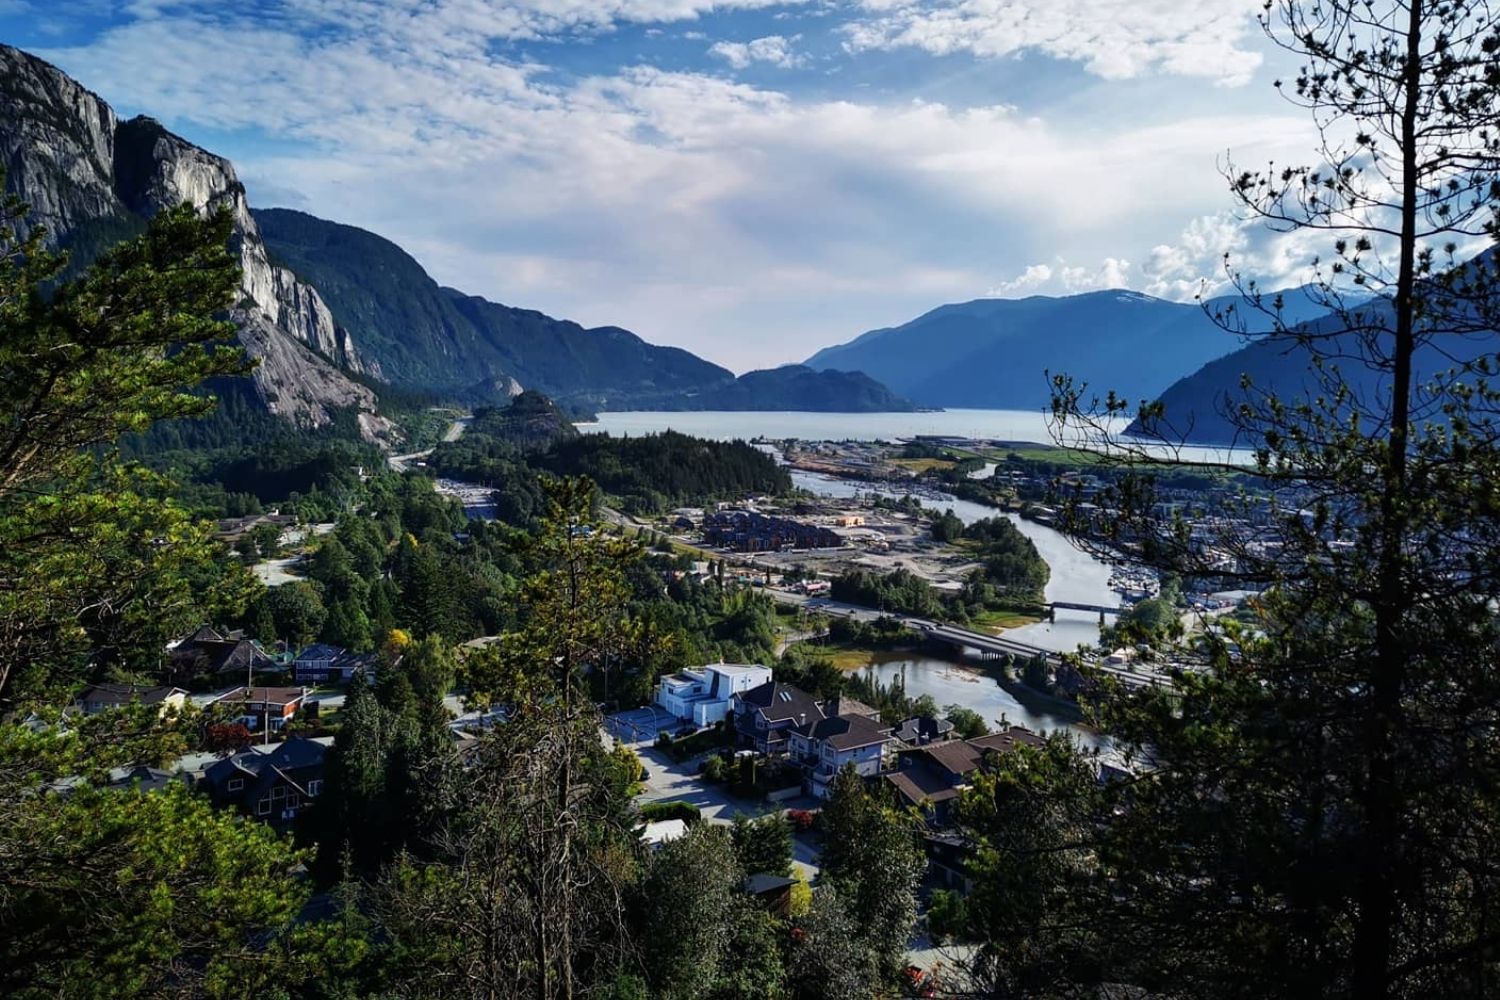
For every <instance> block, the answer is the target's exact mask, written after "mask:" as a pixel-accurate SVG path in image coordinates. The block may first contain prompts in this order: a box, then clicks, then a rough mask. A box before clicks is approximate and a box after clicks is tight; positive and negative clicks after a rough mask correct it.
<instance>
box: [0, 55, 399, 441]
mask: <svg viewBox="0 0 1500 1000" xmlns="http://www.w3.org/2000/svg"><path fill="white" fill-rule="evenodd" d="M0 163H3V164H4V166H5V168H6V171H7V176H6V189H7V190H8V191H11V192H14V193H16V194H19V195H20V196H21V197H22V198H24V199H25V200H26V201H27V203H28V204H29V205H30V206H31V213H30V216H29V218H28V224H29V225H41V226H45V227H46V229H47V232H48V233H49V237H50V239H51V240H52V241H53V242H55V243H56V244H57V245H59V246H62V247H66V248H67V249H69V250H70V251H71V252H72V253H73V254H74V256H75V258H81V259H83V260H88V259H91V258H92V257H93V256H95V255H97V254H98V253H100V252H101V251H103V250H104V249H106V248H107V247H108V246H109V245H111V244H112V243H114V242H116V241H118V240H119V239H122V238H125V237H128V236H130V235H133V234H134V233H136V232H139V231H140V230H141V229H142V228H144V226H145V223H146V220H148V219H150V218H151V216H153V215H154V214H156V212H158V211H160V210H161V209H163V208H166V207H168V206H171V205H175V204H179V203H181V202H184V201H186V202H189V203H190V204H192V205H194V206H195V207H197V208H199V209H200V210H203V211H208V210H211V209H216V208H219V207H220V206H225V207H227V208H228V209H229V211H230V213H231V214H232V216H233V217H234V223H235V229H234V242H235V250H236V251H237V252H238V254H239V257H240V263H241V267H242V269H243V272H244V274H243V278H242V290H243V295H242V296H241V298H240V300H239V302H238V303H237V305H236V307H235V308H234V309H233V310H232V312H231V316H232V318H233V319H234V320H235V322H236V323H238V324H239V327H240V339H241V341H242V342H243V344H244V346H245V349H246V350H247V351H248V352H249V353H250V355H251V356H252V357H255V358H257V359H259V360H260V365H259V367H258V368H257V370H256V372H255V375H254V376H253V378H254V382H255V388H256V391H257V393H258V394H259V396H260V398H261V399H262V400H263V401H264V403H265V405H266V407H267V409H269V410H270V411H271V412H272V413H274V414H277V415H278V416H281V417H284V418H286V419H288V420H290V421H292V422H294V423H297V424H299V425H302V426H312V427H317V426H321V425H323V424H326V423H328V422H329V421H330V420H331V419H332V417H333V411H334V410H336V409H344V408H353V409H355V410H357V411H359V413H360V417H359V424H360V427H361V428H362V431H363V432H364V433H365V435H366V436H367V437H369V438H371V439H372V440H381V439H384V438H387V437H389V436H390V435H391V433H392V427H391V425H390V424H389V422H388V421H386V420H385V419H384V418H382V417H380V416H379V415H378V414H376V412H375V394H374V393H373V392H372V391H371V390H370V389H369V388H368V387H367V386H364V385H361V384H360V383H358V382H356V381H354V380H352V379H351V378H349V374H348V373H362V374H367V375H370V376H373V377H376V378H379V377H380V376H381V372H380V370H379V368H378V366H376V365H372V364H369V363H367V362H366V361H365V360H364V359H363V358H362V357H361V355H360V353H359V351H358V349H357V348H356V346H355V344H354V342H353V340H352V338H351V337H350V336H349V334H348V332H347V331H345V330H344V329H343V328H341V327H340V326H339V325H338V324H337V323H336V322H335V321H334V319H333V314H332V313H331V312H329V310H328V307H327V305H326V304H324V302H323V300H322V298H321V296H319V294H318V292H317V291H316V290H315V289H314V288H313V287H312V286H310V285H308V284H305V283H304V282H302V281H300V280H298V278H297V277H296V276H295V275H294V274H292V272H290V271H288V270H286V269H285V268H282V267H278V266H276V265H274V264H273V263H272V262H271V260H270V257H269V256H268V254H267V253H266V248H265V244H264V243H263V242H262V240H261V236H260V229H259V227H258V226H257V225H256V222H255V218H254V216H252V215H251V214H250V206H249V204H248V203H247V202H246V200H245V189H244V186H243V185H242V184H240V182H239V179H238V178H237V177H236V176H235V172H234V167H233V166H232V165H231V164H230V163H229V161H227V160H225V159H223V158H222V157H219V156H215V155H213V154H212V153H209V152H207V151H205V150H203V149H200V148H198V147H197V146H194V145H193V144H192V143H189V142H187V141H186V140H185V139H182V138H180V137H178V136H176V135H173V134H172V133H171V132H168V131H167V130H166V129H165V128H163V127H162V126H161V125H160V124H159V123H158V122H156V121H154V120H152V119H150V118H144V117H142V118H134V119H131V120H130V121H126V122H120V121H119V120H118V119H117V118H116V116H115V113H114V111H113V110H112V109H111V108H110V107H109V105H108V104H106V103H105V102H104V101H103V100H101V99H100V98H99V97H97V96H96V95H94V94H93V93H91V92H89V91H88V90H86V89H84V88H83V87H81V86H80V85H79V84H78V83H77V82H75V81H74V80H72V79H70V78H69V77H68V76H67V75H66V74H64V73H63V72H62V71H61V70H59V69H57V68H56V67H55V66H52V65H51V64H49V63H46V62H44V61H42V60H40V59H37V58H36V57H35V56H31V55H28V54H27V53H25V52H22V51H20V50H19V49H15V48H12V47H10V46H5V45H0Z"/></svg>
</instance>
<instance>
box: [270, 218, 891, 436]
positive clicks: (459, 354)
mask: <svg viewBox="0 0 1500 1000" xmlns="http://www.w3.org/2000/svg"><path fill="white" fill-rule="evenodd" d="M254 214H255V217H256V219H257V220H258V221H259V222H260V225H261V229H262V232H263V233H264V234H265V238H266V243H267V246H268V247H269V248H270V250H271V252H272V253H273V255H274V256H275V257H276V258H277V259H278V260H280V261H283V262H285V263H286V264H287V266H288V267H290V268H291V269H292V271H294V272H295V273H297V274H299V275H301V276H303V277H304V278H306V279H307V280H308V281H309V282H310V283H311V284H313V285H314V286H316V287H318V288H320V289H321V290H322V291H323V293H324V295H325V296H326V298H327V300H328V302H329V304H330V307H331V309H332V310H333V313H334V315H335V316H336V317H337V318H338V320H339V322H340V323H341V324H343V325H345V326H347V327H349V328H350V329H352V330H356V331H358V333H359V337H360V341H361V343H362V344H363V345H364V347H363V349H364V350H365V352H366V353H367V354H369V355H370V356H371V357H372V358H373V359H375V360H376V361H377V362H378V363H379V364H381V365H382V368H383V370H384V371H385V372H386V373H387V374H388V376H389V377H390V378H391V380H392V382H393V383H394V384H396V385H398V386H401V387H403V388H410V389H420V390H423V391H437V392H443V393H447V394H449V395H452V396H454V397H455V398H457V399H460V400H462V401H464V402H468V403H471V404H474V405H489V404H492V403H495V402H496V401H497V400H498V399H499V397H500V394H499V393H492V392H491V391H490V390H491V388H492V387H495V386H496V385H499V386H504V387H507V391H508V394H509V395H514V394H515V392H517V391H519V389H520V388H522V387H524V388H526V389H536V390H538V391H540V392H542V393H544V394H546V395H547V396H549V397H550V398H552V399H555V400H557V401H558V402H559V403H562V404H564V405H566V406H568V407H569V408H571V409H573V410H575V411H597V410H605V409H615V410H621V409H638V410H639V409H648V410H656V409H660V410H688V409H733V410H778V409H782V410H784V409H800V410H820V411H825V412H826V411H843V412H874V411H903V410H910V409H912V408H913V406H912V404H911V403H910V402H909V401H907V400H905V399H902V398H900V397H899V396H897V395H896V394H895V393H893V392H891V391H890V390H889V389H888V388H887V387H885V386H883V385H880V384H879V383H877V382H876V381H875V380H873V379H869V378H868V377H866V376H864V375H860V374H858V373H850V372H822V371H814V370H809V369H806V368H803V367H800V366H782V367H781V368H775V369H765V370H760V371H755V372H747V373H746V374H745V375H743V376H739V377H736V376H735V374H734V373H733V372H731V371H730V370H729V369H727V368H723V367H721V366H719V365H716V364H713V363H712V362H710V361H706V360H704V359H703V358H700V357H698V356H697V355H695V354H693V353H692V352H690V351H687V350H685V349H683V348H680V347H670V346H663V345H658V344H652V343H649V342H648V341H646V340H645V339H643V338H642V337H640V336H639V335H637V334H635V333H633V332H631V331H629V330H626V329H624V328H623V327H618V326H600V327H584V326H582V325H581V324H579V323H576V322H573V321H572V320H565V319H556V318H554V317H551V316H548V315H547V314H545V313H543V312H540V311H539V310H536V309H528V308H523V307H518V306H510V305H505V304H502V303H498V302H493V301H490V300H489V299H486V298H484V297H482V296H479V295H473V294H470V293H468V292H463V291H460V290H458V289H455V288H451V287H449V286H445V285H442V284H439V283H438V282H437V281H436V279H434V278H433V277H432V276H431V275H429V274H428V273H427V272H426V270H425V269H424V268H423V267H422V265H421V264H420V263H419V262H418V261H417V260H416V259H415V258H414V257H412V256H411V255H410V254H409V253H407V252H406V251H405V250H403V249H402V248H401V247H400V246H399V245H398V244H396V243H395V242H394V241H392V240H389V239H387V238H386V237H383V236H380V235H379V234H377V233H373V232H371V231H369V230H366V229H362V228H360V227H357V226H350V225H347V224H345V223H339V222H333V221H330V220H327V219H322V218H319V217H318V216H316V215H313V214H311V213H308V212H304V211H300V210H296V209H285V208H267V209H257V210H256V211H255V213H254ZM413 330H418V331H427V333H426V335H425V343H427V344H428V345H436V346H438V347H439V348H446V349H445V350H438V351H431V350H428V351H414V350H413V344H412V343H409V342H404V341H403V337H409V335H410V333H411V331H413ZM417 339H419V340H422V339H423V338H417ZM704 404H708V405H704Z"/></svg>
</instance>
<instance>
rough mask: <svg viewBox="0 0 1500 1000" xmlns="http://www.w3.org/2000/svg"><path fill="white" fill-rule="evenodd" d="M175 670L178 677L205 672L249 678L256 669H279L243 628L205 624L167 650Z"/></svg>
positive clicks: (196, 675) (201, 674) (198, 674)
mask: <svg viewBox="0 0 1500 1000" xmlns="http://www.w3.org/2000/svg"><path fill="white" fill-rule="evenodd" d="M167 659H168V662H169V663H170V664H171V667H172V672H173V674H175V675H176V676H178V677H184V678H187V677H201V676H204V675H211V676H215V677H217V676H226V677H231V678H238V677H244V678H249V677H250V676H252V675H253V674H255V673H258V672H265V671H270V670H274V669H276V664H275V662H274V661H273V660H272V659H271V657H269V656H267V655H266V652H265V650H263V649H261V648H260V644H259V643H257V642H256V641H255V640H254V639H251V638H249V637H247V636H246V635H245V633H244V632H243V631H240V630H235V631H233V632H227V631H221V630H219V629H216V628H214V627H213V626H211V625H202V626H199V628H198V629H197V630H196V631H194V632H193V634H192V635H189V636H188V637H187V638H185V639H183V640H182V641H181V642H179V643H177V644H176V645H174V646H171V647H170V648H169V650H168V653H167Z"/></svg>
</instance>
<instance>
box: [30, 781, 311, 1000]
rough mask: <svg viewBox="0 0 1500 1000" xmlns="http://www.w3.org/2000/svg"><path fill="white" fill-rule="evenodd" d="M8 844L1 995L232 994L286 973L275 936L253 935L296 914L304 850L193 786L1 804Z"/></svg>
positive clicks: (283, 927) (267, 984)
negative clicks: (8, 809)
mask: <svg viewBox="0 0 1500 1000" xmlns="http://www.w3.org/2000/svg"><path fill="white" fill-rule="evenodd" d="M0 857H3V860H4V863H5V871H6V872H7V873H8V875H9V877H5V878H4V885H3V886H0V988H3V989H4V991H5V992H6V993H7V994H10V995H20V996H25V995H32V994H34V995H43V994H46V995H57V996H70V997H100V998H103V997H125V996H160V995H162V994H163V993H165V992H174V993H188V992H191V993H198V994H199V995H207V996H231V995H242V993H243V991H245V990H247V989H255V990H264V989H270V988H272V987H277V988H283V987H285V986H287V985H290V984H289V983H288V982H287V981H286V979H289V978H290V976H287V977H285V978H284V977H283V975H282V974H281V972H280V971H278V970H280V969H282V967H281V966H280V965H279V962H278V957H277V955H276V952H275V950H274V949H256V948H251V947H247V944H248V942H249V941H251V940H252V938H255V937H263V936H270V935H280V934H283V933H285V932H286V931H287V930H288V928H289V927H290V925H291V921H292V919H293V917H295V916H296V915H297V912H298V910H299V909H300V908H301V906H302V904H303V902H304V901H305V899H306V895H307V892H306V890H305V889H304V888H302V887H301V886H299V885H298V884H297V881H296V878H295V875H294V873H293V869H294V866H295V865H296V864H297V863H298V862H299V861H300V856H299V855H298V854H296V853H295V852H293V851H292V850H291V849H290V847H289V845H288V844H286V843H285V842H284V841H283V840H281V839H279V838H278V837H277V835H276V834H274V833H272V832H271V830H270V829H269V828H268V827H266V826H264V825H262V824H259V823H254V822H252V821H249V820H245V819H241V818H239V817H237V816H234V815H233V814H231V813H226V812H219V811H216V810H215V809H214V808H213V807H212V806H211V805H209V803H208V802H207V801H206V800H205V799H202V798H199V797H197V796H194V795H192V794H191V793H190V792H189V791H188V790H187V787H186V786H185V785H180V784H174V785H171V786H169V787H168V788H167V789H165V790H163V791H159V792H152V793H149V794H140V793H137V792H134V791H109V790H99V789H94V788H90V787H81V788H78V789H76V790H75V791H74V792H73V793H72V794H71V795H69V796H66V797H64V796H57V795H44V796H39V797H33V798H32V799H31V801H30V802H29V803H28V804H27V807H26V808H25V809H23V810H18V811H16V812H14V813H12V814H10V815H8V816H7V831H6V837H5V840H4V844H3V847H0ZM231 886H232V887H233V888H232V890H231V892H232V899H229V900H226V897H225V890H226V887H231ZM283 971H284V970H283Z"/></svg>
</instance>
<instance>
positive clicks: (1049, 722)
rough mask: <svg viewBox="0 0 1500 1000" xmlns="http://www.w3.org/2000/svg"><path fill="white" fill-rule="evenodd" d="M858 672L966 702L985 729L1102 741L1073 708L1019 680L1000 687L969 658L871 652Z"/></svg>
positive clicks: (949, 701) (915, 693)
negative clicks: (1005, 727) (1062, 733)
mask: <svg viewBox="0 0 1500 1000" xmlns="http://www.w3.org/2000/svg"><path fill="white" fill-rule="evenodd" d="M861 673H864V674H865V675H866V676H871V675H873V676H875V677H876V678H878V679H879V680H880V681H881V683H883V684H890V683H891V681H892V680H893V679H895V678H898V677H901V678H904V679H905V682H906V694H907V696H908V697H911V698H919V697H921V696H922V695H924V694H927V695H931V696H932V698H933V700H934V701H936V702H937V703H938V706H939V707H940V708H944V707H947V706H948V705H962V706H964V707H965V708H971V709H973V710H974V711H976V712H978V713H979V714H980V715H981V716H983V717H984V721H985V722H986V723H987V724H988V725H989V727H990V728H991V729H996V728H999V726H1000V725H1002V724H1003V723H1010V724H1012V725H1018V726H1025V727H1026V728H1027V729H1030V730H1031V731H1032V732H1037V733H1050V732H1055V731H1058V730H1062V731H1065V732H1068V733H1071V734H1072V735H1073V736H1074V738H1075V739H1076V740H1077V741H1078V742H1079V743H1081V744H1082V745H1084V746H1089V747H1095V746H1099V747H1102V746H1105V745H1106V744H1107V741H1106V740H1105V738H1104V737H1102V736H1101V735H1100V734H1099V733H1097V732H1095V731H1094V730H1092V729H1089V728H1087V727H1085V726H1082V725H1080V724H1079V723H1078V721H1077V716H1076V714H1073V713H1070V712H1067V711H1066V710H1064V709H1063V708H1062V706H1060V705H1058V704H1057V703H1056V702H1053V701H1050V700H1049V699H1046V698H1041V697H1038V696H1037V695H1035V694H1034V693H1032V692H1030V691H1028V690H1027V689H1026V688H1024V687H1022V686H1021V685H1019V684H1009V683H1008V684H1006V685H1005V686H1003V687H1002V686H1001V684H1000V682H999V681H998V680H996V679H995V678H994V677H993V676H991V675H989V674H987V673H985V672H984V670H983V669H982V668H980V667H979V666H976V665H974V664H969V663H963V662H961V661H959V660H949V659H943V658H941V657H935V656H929V655H927V654H926V653H916V652H893V653H876V654H875V655H874V656H873V657H872V662H871V664H870V666H869V667H867V668H865V670H864V671H861Z"/></svg>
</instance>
